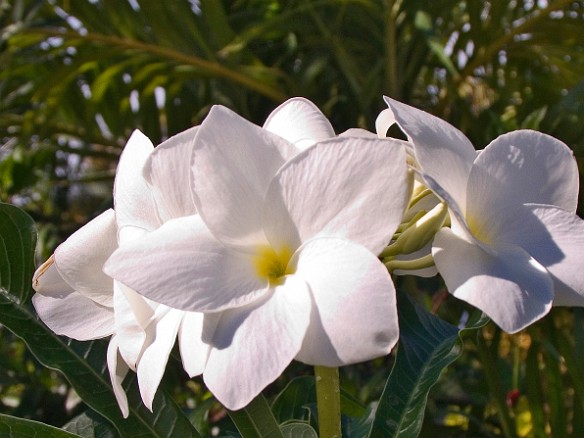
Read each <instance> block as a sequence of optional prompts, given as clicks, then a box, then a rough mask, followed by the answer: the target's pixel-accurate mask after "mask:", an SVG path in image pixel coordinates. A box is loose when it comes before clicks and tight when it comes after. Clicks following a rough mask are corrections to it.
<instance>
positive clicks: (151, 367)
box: [136, 307, 183, 411]
mask: <svg viewBox="0 0 584 438" xmlns="http://www.w3.org/2000/svg"><path fill="white" fill-rule="evenodd" d="M158 310H159V313H160V314H157V315H156V322H155V323H154V324H155V326H156V335H155V338H154V341H153V342H152V343H151V344H150V345H149V346H148V347H147V348H146V350H145V351H144V354H142V357H141V358H140V362H139V363H138V367H137V369H136V373H137V375H138V387H139V388H140V395H141V396H142V401H143V402H144V405H145V406H146V407H147V408H148V409H150V410H151V411H152V402H153V401H154V396H155V395H156V391H157V390H158V386H159V385H160V381H161V380H162V376H163V375H164V370H165V369H166V364H167V363H168V358H169V356H170V351H171V350H172V347H173V346H174V342H175V340H176V335H177V333H178V327H179V325H180V322H181V319H182V314H183V312H182V311H180V310H176V309H169V308H163V307H159V309H158Z"/></svg>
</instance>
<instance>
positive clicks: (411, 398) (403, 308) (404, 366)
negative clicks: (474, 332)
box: [368, 292, 488, 438]
mask: <svg viewBox="0 0 584 438" xmlns="http://www.w3.org/2000/svg"><path fill="white" fill-rule="evenodd" d="M397 307H398V317H399V325H400V340H399V347H398V351H397V355H396V360H395V365H394V367H393V370H392V371H391V374H390V376H389V378H388V380H387V384H386V386H385V388H384V390H383V394H382V395H381V399H380V401H379V405H378V407H377V411H376V413H375V418H374V420H373V424H372V426H371V429H370V431H369V435H368V436H369V437H371V438H374V437H380V436H383V437H397V436H399V437H415V436H418V433H419V432H420V429H421V427H422V421H423V419H424V410H425V407H426V401H427V398H428V392H429V391H430V389H431V388H432V386H434V384H435V383H436V382H437V381H438V378H439V377H440V374H441V372H442V370H443V369H444V368H446V366H448V365H449V364H450V363H452V362H453V361H454V360H455V359H456V358H457V357H458V356H459V355H460V353H461V348H462V340H461V339H460V331H459V330H458V328H456V327H455V326H453V325H451V324H449V323H447V322H445V321H443V320H441V319H440V318H438V317H436V316H434V315H432V314H430V313H429V312H427V311H426V310H424V309H422V308H421V307H420V306H418V305H417V304H415V303H414V302H413V301H412V299H411V298H410V297H409V296H408V295H407V294H406V293H404V292H398V306H397ZM487 321H488V319H487V318H485V317H478V318H473V320H472V321H471V322H470V323H469V325H468V326H467V327H466V329H475V328H478V327H481V326H483V325H484V324H486V323H487Z"/></svg>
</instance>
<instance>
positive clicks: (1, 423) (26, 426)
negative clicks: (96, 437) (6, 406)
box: [0, 414, 79, 438]
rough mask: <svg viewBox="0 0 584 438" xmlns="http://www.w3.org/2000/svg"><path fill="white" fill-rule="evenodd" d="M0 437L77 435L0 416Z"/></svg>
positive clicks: (31, 422)
mask: <svg viewBox="0 0 584 438" xmlns="http://www.w3.org/2000/svg"><path fill="white" fill-rule="evenodd" d="M0 436H1V437H4V438H32V437H43V438H75V437H79V435H75V434H74V433H70V432H67V431H64V430H62V429H58V428H56V427H53V426H48V425H46V424H43V423H39V422H38V421H33V420H25V419H24V418H16V417H11V416H9V415H4V414H0Z"/></svg>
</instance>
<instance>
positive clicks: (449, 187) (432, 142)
mask: <svg viewBox="0 0 584 438" xmlns="http://www.w3.org/2000/svg"><path fill="white" fill-rule="evenodd" d="M384 100H385V102H386V103H387V105H388V106H389V108H390V109H391V111H392V112H393V116H394V118H395V120H396V121H397V123H398V125H399V127H400V128H401V129H402V130H403V131H404V132H405V134H406V135H407V136H408V138H409V139H410V141H411V143H412V144H413V145H414V151H415V156H416V160H417V161H418V164H419V166H420V168H421V169H422V172H423V175H424V176H426V175H427V176H430V177H432V178H433V179H434V180H435V181H436V182H437V183H438V184H439V185H440V186H442V187H443V188H444V189H445V190H446V191H447V192H448V193H450V195H451V196H452V197H453V198H454V199H455V200H456V202H457V203H458V204H459V206H460V208H461V209H462V210H463V211H464V209H465V192H466V181H467V179H468V175H469V172H470V168H471V166H472V163H473V161H474V159H475V157H476V152H475V149H474V147H473V145H472V144H471V143H470V141H469V140H468V138H466V136H465V135H464V134H463V133H462V132H460V131H459V130H458V129H456V128H455V127H454V126H452V125H450V124H449V123H447V122H445V121H444V120H441V119H439V118H437V117H434V116H432V115H430V114H428V113H426V112H424V111H420V110H419V109H416V108H414V107H411V106H409V105H405V104H403V103H400V102H397V101H395V100H393V99H390V98H389V97H384Z"/></svg>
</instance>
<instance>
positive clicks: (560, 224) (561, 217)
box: [500, 204, 584, 306]
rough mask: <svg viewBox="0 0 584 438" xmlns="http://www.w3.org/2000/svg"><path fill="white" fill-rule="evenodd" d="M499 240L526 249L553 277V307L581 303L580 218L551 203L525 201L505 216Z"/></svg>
mask: <svg viewBox="0 0 584 438" xmlns="http://www.w3.org/2000/svg"><path fill="white" fill-rule="evenodd" d="M500 238H501V240H502V241H507V242H509V243H514V244H516V245H518V246H520V247H522V248H523V249H524V250H525V251H527V252H528V253H529V254H530V255H531V256H532V257H533V258H534V259H536V260H537V261H538V262H539V263H541V264H542V265H543V266H544V267H545V268H546V269H547V270H548V271H549V272H550V273H551V274H552V276H553V279H554V290H555V298H554V305H557V306H584V258H583V255H584V221H583V220H582V219H580V218H579V217H578V216H576V215H575V214H573V213H571V212H569V211H566V210H564V209H562V208H558V207H555V206H551V205H535V204H528V205H525V206H523V208H522V209H518V210H517V211H516V212H515V214H514V215H513V217H509V218H508V225H507V227H506V228H505V230H504V234H503V235H501V237H500Z"/></svg>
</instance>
